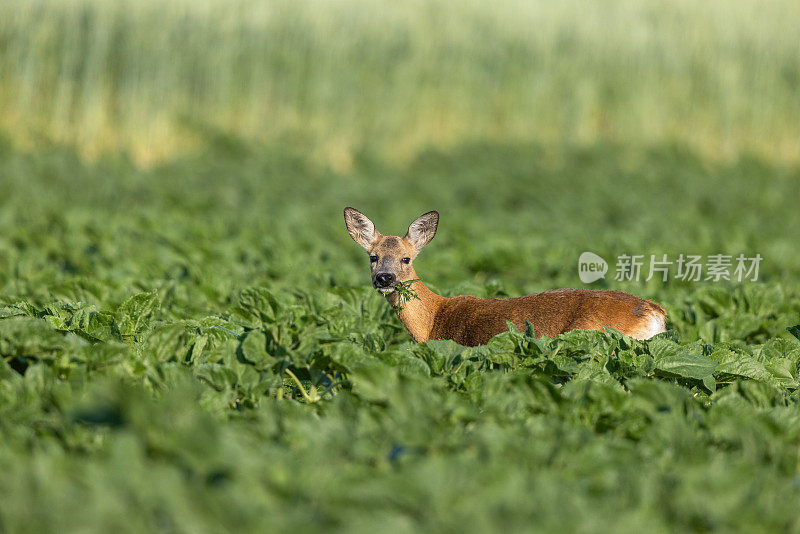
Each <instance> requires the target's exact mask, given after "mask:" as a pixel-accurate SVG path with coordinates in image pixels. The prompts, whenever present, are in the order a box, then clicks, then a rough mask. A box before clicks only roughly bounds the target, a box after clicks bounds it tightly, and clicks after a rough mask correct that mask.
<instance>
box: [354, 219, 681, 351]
mask: <svg viewBox="0 0 800 534" xmlns="http://www.w3.org/2000/svg"><path fill="white" fill-rule="evenodd" d="M344 220H345V224H346V226H347V231H348V232H349V233H350V236H351V237H352V238H353V240H354V241H355V242H356V243H358V244H359V245H361V246H362V247H364V248H365V249H366V250H367V252H368V253H369V260H370V269H371V271H372V285H373V286H374V287H375V289H377V290H378V291H380V292H381V293H383V294H384V296H385V297H386V300H388V301H389V304H391V305H392V307H393V308H394V309H395V311H396V312H397V316H398V317H399V318H400V321H401V322H402V323H403V326H405V327H406V330H408V333H409V334H411V337H413V338H414V341H417V342H422V341H428V340H429V339H452V340H453V341H455V342H456V343H460V344H461V345H467V346H473V345H480V344H484V343H486V342H487V341H489V339H490V338H491V337H492V336H494V335H496V334H499V333H501V332H505V331H506V330H507V329H508V325H507V324H506V321H511V322H512V323H514V324H515V325H516V326H517V328H520V329H522V330H524V329H525V328H526V325H525V323H526V322H530V323H531V324H532V325H533V331H534V334H535V335H536V337H541V336H543V335H544V336H548V337H553V336H556V335H558V334H562V333H564V332H568V331H570V330H575V329H578V328H586V329H593V330H600V331H601V332H602V331H603V327H604V326H608V327H611V328H614V329H616V330H619V331H620V332H622V333H623V334H627V335H629V336H631V337H634V338H637V339H647V338H650V337H652V336H654V335H656V334H658V333H661V332H664V331H665V319H666V312H665V311H664V308H662V307H661V306H659V305H658V304H656V303H655V302H651V301H649V300H644V299H641V298H639V297H636V296H633V295H630V294H628V293H623V292H622V291H601V290H589V289H555V290H549V291H545V292H543V293H536V294H533V295H528V296H526V297H517V298H510V299H482V298H477V297H473V296H470V295H460V296H458V297H452V298H446V297H442V296H440V295H437V294H436V293H434V292H433V291H431V290H430V289H428V288H427V287H426V286H425V284H423V283H422V282H421V281H419V277H418V276H417V273H416V272H415V271H414V265H413V263H412V262H413V260H414V258H415V257H416V256H417V254H419V251H420V249H421V248H422V247H424V246H425V245H427V244H428V243H430V241H431V239H433V236H434V235H435V234H436V228H437V226H438V224H439V213H438V212H435V211H429V212H428V213H426V214H424V215H422V216H420V217H419V218H418V219H416V220H415V221H414V222H412V223H411V225H410V226H409V227H408V232H407V233H406V235H405V236H404V237H397V236H383V235H381V234H380V233H379V232H378V231H377V230H376V229H375V225H374V224H373V223H372V221H370V220H369V219H368V218H367V217H366V216H365V215H364V214H363V213H360V212H359V211H357V210H355V209H353V208H349V207H348V208H345V209H344ZM409 285H410V286H412V287H411V288H410V291H412V292H413V293H415V294H416V296H414V297H413V298H408V296H407V291H409V289H408V288H407V286H409Z"/></svg>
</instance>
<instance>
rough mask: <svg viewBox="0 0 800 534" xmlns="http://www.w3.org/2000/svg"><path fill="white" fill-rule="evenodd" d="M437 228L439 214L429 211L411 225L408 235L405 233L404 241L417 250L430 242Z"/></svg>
mask: <svg viewBox="0 0 800 534" xmlns="http://www.w3.org/2000/svg"><path fill="white" fill-rule="evenodd" d="M437 226H439V212H438V211H429V212H428V213H426V214H425V215H420V216H419V218H418V219H417V220H415V221H414V222H412V223H411V225H410V226H409V227H408V233H406V239H408V240H409V241H411V244H412V245H414V247H415V248H416V249H417V250H419V249H421V248H422V247H424V246H425V245H427V244H428V243H430V242H431V239H433V236H435V235H436V228H437Z"/></svg>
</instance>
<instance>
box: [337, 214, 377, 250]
mask: <svg viewBox="0 0 800 534" xmlns="http://www.w3.org/2000/svg"><path fill="white" fill-rule="evenodd" d="M344 224H345V226H347V232H348V233H349V234H350V237H352V238H353V241H355V242H356V243H358V244H359V245H361V246H362V247H364V248H366V249H368V248H369V246H370V245H371V244H372V243H373V242H374V241H375V240H376V239H378V238H379V237H380V235H381V234H380V233H379V232H378V231H377V230H375V225H374V224H372V221H370V220H369V219H368V218H367V216H366V215H364V214H363V213H361V212H360V211H358V210H355V209H353V208H350V207H347V208H345V209H344Z"/></svg>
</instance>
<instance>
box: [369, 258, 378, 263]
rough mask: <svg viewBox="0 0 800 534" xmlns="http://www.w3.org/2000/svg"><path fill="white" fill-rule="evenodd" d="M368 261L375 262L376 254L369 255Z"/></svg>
mask: <svg viewBox="0 0 800 534" xmlns="http://www.w3.org/2000/svg"><path fill="white" fill-rule="evenodd" d="M369 261H370V262H372V263H375V262H376V261H378V256H370V257H369Z"/></svg>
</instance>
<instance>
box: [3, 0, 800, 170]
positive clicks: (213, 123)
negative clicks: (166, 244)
mask: <svg viewBox="0 0 800 534" xmlns="http://www.w3.org/2000/svg"><path fill="white" fill-rule="evenodd" d="M799 26H800V4H797V3H796V2H793V1H790V0H784V1H778V2H770V3H759V2H756V1H755V0H736V1H730V2H725V1H711V2H702V3H698V2H690V1H678V2H670V3H669V4H664V3H662V2H656V1H654V0H645V1H633V0H624V1H618V2H610V1H600V2H588V1H566V2H545V1H536V2H521V1H514V0H501V1H499V2H492V3H487V2H477V1H466V2H463V1H454V0H444V1H438V2H434V3H428V2H403V3H396V4H395V3H389V2H368V1H365V0H346V1H339V2H334V1H322V2H320V1H310V0H299V1H288V0H286V1H284V0H281V1H272V2H256V1H243V0H235V1H228V0H201V1H191V2H190V1H186V0H179V1H174V2H157V1H155V0H141V1H138V2H112V1H103V0H69V1H68V0H33V1H31V0H5V1H4V2H2V3H0V129H2V130H4V131H6V132H8V133H7V135H9V137H11V139H12V140H14V141H15V142H16V143H17V144H19V145H28V146H33V147H35V146H37V145H38V144H40V143H41V142H43V141H45V140H46V141H51V142H56V143H59V144H68V145H73V146H75V147H77V148H78V149H79V150H80V151H81V153H83V154H84V155H86V156H89V157H92V156H96V155H98V154H100V153H103V152H105V151H116V150H125V151H128V152H130V153H131V154H132V156H133V157H134V158H135V159H136V160H137V161H139V162H141V163H149V162H155V161H161V160H164V159H169V158H170V157H172V156H174V155H176V154H180V153H182V152H184V151H186V150H189V149H193V148H197V147H200V146H202V143H203V140H204V138H205V136H207V135H208V132H225V133H229V134H234V135H236V136H241V137H243V138H246V139H253V140H258V141H266V142H272V141H275V140H281V141H283V142H287V141H288V142H291V143H295V144H300V145H304V146H307V147H309V148H310V149H312V151H313V152H314V153H315V155H316V156H317V157H318V158H320V159H321V160H322V161H325V162H326V163H330V164H332V165H333V166H334V167H338V168H342V169H346V168H349V167H350V165H351V163H352V159H353V157H354V156H355V155H357V154H358V152H359V151H361V150H372V151H377V152H379V153H381V154H383V155H384V156H387V157H389V158H394V159H404V158H407V157H409V156H412V155H414V154H416V153H417V152H418V151H419V150H420V149H421V148H423V147H427V146H431V145H433V146H440V147H446V146H450V145H455V144H458V143H460V142H463V141H466V140H476V139H482V140H492V141H536V142H544V143H551V142H558V143H564V142H566V143H572V144H591V143H596V142H615V143H623V144H629V145H655V144H663V143H670V144H678V145H686V146H688V147H690V148H691V149H693V150H696V151H698V152H700V153H702V154H704V155H706V156H711V157H714V158H726V157H730V156H733V155H736V154H739V153H741V152H752V153H756V154H758V155H761V156H764V157H768V158H772V159H778V160H783V161H791V160H796V159H797V158H798V156H800V120H798V119H799V118H800V37H798V32H797V28H798V27H799Z"/></svg>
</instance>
